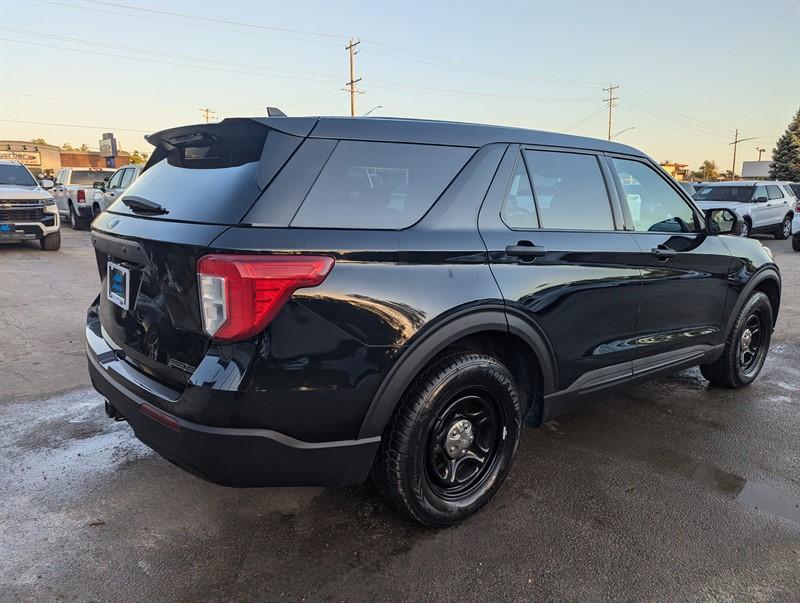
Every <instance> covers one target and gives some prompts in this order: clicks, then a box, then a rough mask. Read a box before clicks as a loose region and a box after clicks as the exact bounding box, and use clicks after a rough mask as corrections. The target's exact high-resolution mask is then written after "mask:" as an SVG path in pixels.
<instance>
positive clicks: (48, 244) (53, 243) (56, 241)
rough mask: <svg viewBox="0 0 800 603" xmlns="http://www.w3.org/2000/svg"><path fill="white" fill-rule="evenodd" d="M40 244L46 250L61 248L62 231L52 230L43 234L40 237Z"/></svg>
mask: <svg viewBox="0 0 800 603" xmlns="http://www.w3.org/2000/svg"><path fill="white" fill-rule="evenodd" d="M39 245H41V246H42V249H43V250H45V251H58V250H59V249H61V233H60V232H52V233H50V234H49V235H45V236H43V237H42V238H41V239H39Z"/></svg>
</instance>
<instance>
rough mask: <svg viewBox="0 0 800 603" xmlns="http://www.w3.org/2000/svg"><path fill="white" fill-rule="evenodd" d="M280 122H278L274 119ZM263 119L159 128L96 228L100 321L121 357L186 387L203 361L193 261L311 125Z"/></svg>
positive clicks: (238, 218) (204, 347)
mask: <svg viewBox="0 0 800 603" xmlns="http://www.w3.org/2000/svg"><path fill="white" fill-rule="evenodd" d="M278 121H281V120H278ZM266 122H267V120H250V119H228V120H225V121H223V122H221V123H219V124H205V125H198V126H187V127H182V128H175V129H171V130H165V131H163V132H159V133H157V134H154V135H152V136H150V137H148V140H149V141H150V142H151V143H153V144H154V145H155V146H156V149H155V151H154V152H153V156H152V157H151V159H150V161H149V162H148V164H147V166H146V168H145V170H144V172H143V173H142V175H141V176H140V177H139V179H137V180H136V182H135V183H134V184H133V185H132V186H131V187H130V188H128V189H127V190H126V191H125V193H124V194H123V195H122V196H121V197H120V198H119V199H117V200H116V201H115V202H114V203H113V204H112V205H111V206H110V207H109V209H108V211H107V212H104V213H103V214H101V216H99V217H98V218H97V219H96V220H95V221H94V223H93V225H92V240H93V244H94V246H95V253H96V256H97V267H98V271H99V273H100V280H101V291H100V302H99V306H98V310H97V311H98V315H99V318H100V323H101V325H102V328H103V331H104V334H105V336H106V338H107V339H109V340H110V343H111V344H112V345H114V346H115V347H116V348H117V349H118V354H119V355H120V356H122V357H124V358H125V359H126V360H127V361H128V362H130V363H131V364H133V365H135V366H136V367H137V368H139V369H140V370H142V371H144V372H146V373H148V374H149V375H151V376H152V377H155V378H157V379H159V380H161V381H162V382H165V383H166V384H168V385H170V386H173V387H177V388H178V389H182V388H183V386H184V385H185V384H186V382H187V380H188V379H189V377H190V376H191V374H192V372H193V371H194V369H195V368H196V367H197V365H198V364H199V362H200V361H201V360H202V358H203V356H204V355H205V353H206V351H207V349H208V345H209V338H208V337H207V335H206V334H205V333H204V331H203V326H202V320H201V313H200V307H199V298H198V290H197V260H198V259H199V258H200V257H201V256H202V255H203V254H204V253H205V252H206V250H207V248H208V246H209V245H210V244H211V242H212V241H213V240H214V239H215V238H216V237H218V236H219V235H220V234H221V233H222V232H224V231H225V230H226V229H227V228H228V227H230V226H231V225H236V224H238V223H239V222H240V221H241V219H242V217H243V216H244V215H245V214H246V213H247V211H248V210H249V208H250V207H251V206H252V205H253V203H254V202H255V201H256V200H257V199H258V197H259V196H260V195H261V192H262V191H263V189H264V188H266V186H267V184H268V183H269V181H270V180H271V178H272V177H273V176H274V175H275V174H276V173H277V172H278V171H279V170H280V168H281V166H282V165H283V164H284V163H285V162H286V160H287V159H288V158H289V157H290V156H291V154H292V153H293V152H294V150H295V149H296V148H297V146H298V145H299V144H300V142H301V141H302V139H303V136H305V135H307V134H308V132H309V131H310V129H311V128H312V127H313V122H311V121H310V120H288V119H287V120H286V122H287V123H285V124H284V123H281V124H280V127H281V128H282V130H283V131H281V130H279V129H277V128H275V127H271V124H267V123H266Z"/></svg>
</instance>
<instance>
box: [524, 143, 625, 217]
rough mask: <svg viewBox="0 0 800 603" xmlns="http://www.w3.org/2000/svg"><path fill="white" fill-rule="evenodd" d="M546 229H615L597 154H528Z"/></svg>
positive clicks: (527, 159) (526, 154)
mask: <svg viewBox="0 0 800 603" xmlns="http://www.w3.org/2000/svg"><path fill="white" fill-rule="evenodd" d="M525 161H526V163H527V164H528V171H529V172H530V177H531V180H532V181H533V192H534V195H535V197H536V206H537V208H538V212H539V221H540V222H541V226H542V228H558V229H567V230H614V220H613V218H612V216H611V204H610V201H609V198H608V190H607V189H606V184H605V180H604V179H603V173H602V171H601V170H600V164H599V163H598V160H597V157H596V156H594V155H584V154H581V153H562V152H554V151H525Z"/></svg>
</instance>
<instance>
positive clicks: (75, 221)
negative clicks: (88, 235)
mask: <svg viewBox="0 0 800 603" xmlns="http://www.w3.org/2000/svg"><path fill="white" fill-rule="evenodd" d="M69 225H70V226H72V230H83V229H84V228H85V226H86V220H85V219H84V218H81V217H80V216H79V215H78V212H76V211H75V206H73V205H72V203H70V204H69Z"/></svg>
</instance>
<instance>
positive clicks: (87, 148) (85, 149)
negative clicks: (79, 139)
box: [81, 144, 89, 153]
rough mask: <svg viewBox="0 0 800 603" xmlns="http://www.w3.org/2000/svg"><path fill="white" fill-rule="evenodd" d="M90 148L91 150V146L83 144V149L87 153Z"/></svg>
mask: <svg viewBox="0 0 800 603" xmlns="http://www.w3.org/2000/svg"><path fill="white" fill-rule="evenodd" d="M88 150H89V147H87V146H86V145H85V144H82V145H81V151H83V152H84V153H85V152H86V151H88Z"/></svg>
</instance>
